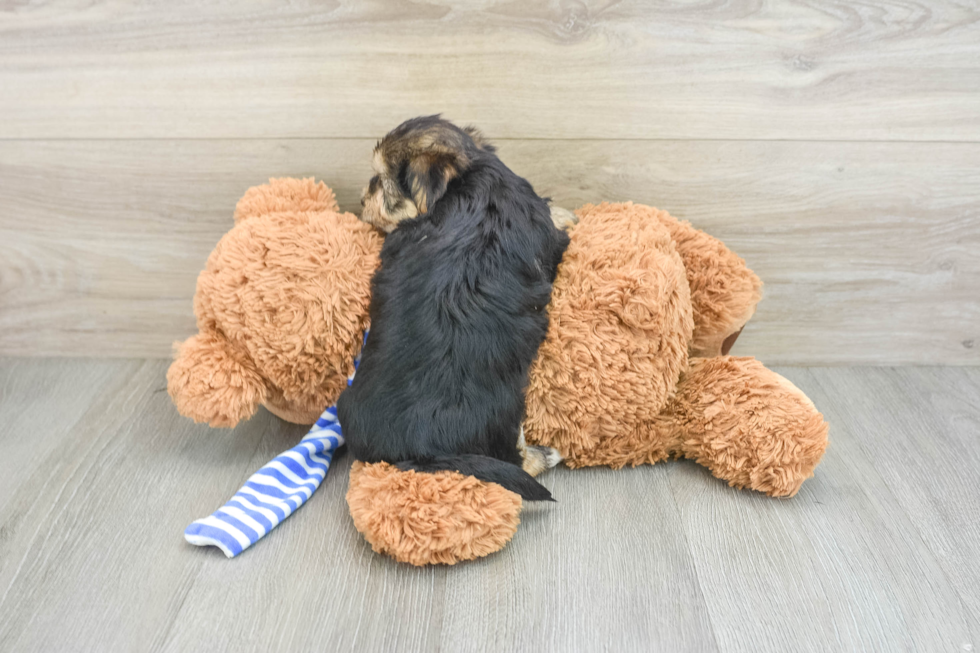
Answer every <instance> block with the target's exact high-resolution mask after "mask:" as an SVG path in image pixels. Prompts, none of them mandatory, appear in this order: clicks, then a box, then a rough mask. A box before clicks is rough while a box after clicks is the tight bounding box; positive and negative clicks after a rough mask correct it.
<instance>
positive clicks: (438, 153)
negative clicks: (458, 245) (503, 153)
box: [361, 116, 493, 232]
mask: <svg viewBox="0 0 980 653" xmlns="http://www.w3.org/2000/svg"><path fill="white" fill-rule="evenodd" d="M481 150H483V151H489V152H492V151H493V148H492V147H491V146H490V145H488V144H487V143H485V142H484V140H483V137H482V136H481V135H480V133H479V132H478V131H477V130H476V129H474V128H472V127H467V128H466V129H460V128H459V127H457V126H456V125H454V124H452V123H451V122H449V121H447V120H442V119H441V118H440V117H439V116H425V117H422V118H412V119H411V120H407V121H405V122H403V123H402V124H401V125H399V126H398V127H396V128H395V129H393V130H392V131H391V132H389V133H388V135H387V136H385V137H384V138H383V139H381V142H379V143H378V145H377V146H376V147H375V148H374V159H373V161H372V165H373V167H374V172H375V175H374V177H372V178H371V182H370V183H369V184H368V187H367V188H365V189H364V194H363V196H362V197H361V204H362V205H363V206H364V211H363V212H362V214H361V220H363V221H364V222H367V223H369V224H373V225H374V226H375V227H378V228H379V229H381V230H383V231H386V232H390V231H392V230H393V229H394V228H395V227H397V226H398V223H400V222H401V221H403V220H409V219H412V218H415V217H418V216H420V215H425V214H426V213H428V212H429V211H431V210H432V207H433V205H434V204H435V203H436V202H438V201H439V198H441V197H442V196H443V194H444V193H445V192H446V187H447V186H448V185H449V182H451V181H452V180H453V179H455V178H456V177H459V176H460V175H462V174H463V173H464V172H465V171H466V170H467V168H469V166H470V163H471V162H472V160H473V156H474V155H475V154H476V153H478V152H479V151H481Z"/></svg>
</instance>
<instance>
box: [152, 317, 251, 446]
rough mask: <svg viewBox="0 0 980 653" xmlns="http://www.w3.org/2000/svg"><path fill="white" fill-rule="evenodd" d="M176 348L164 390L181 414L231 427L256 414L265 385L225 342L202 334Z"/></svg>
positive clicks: (243, 359) (210, 335) (216, 424)
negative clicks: (165, 389)
mask: <svg viewBox="0 0 980 653" xmlns="http://www.w3.org/2000/svg"><path fill="white" fill-rule="evenodd" d="M176 349H177V352H176V356H175V357H174V362H173V363H172V364H171V365H170V369H169V370H167V391H168V392H169V393H170V397H171V398H172V399H173V401H174V405H176V406H177V411H178V412H179V413H180V414H181V415H184V416H185V417H190V418H191V419H193V420H194V421H195V422H207V423H208V424H210V425H211V426H214V427H229V428H230V427H233V426H235V425H236V424H238V422H239V421H241V420H243V419H247V418H249V417H251V416H252V415H254V414H255V411H256V410H258V407H259V404H260V403H261V402H262V401H263V400H264V399H265V396H266V387H265V382H264V381H263V380H262V377H261V376H260V375H259V373H258V372H257V371H256V370H255V367H254V366H253V365H252V363H251V361H249V360H247V359H246V358H245V357H244V356H243V355H242V354H241V353H240V352H238V351H236V350H235V349H234V348H233V347H231V346H230V345H229V343H228V341H227V340H225V339H224V338H222V337H220V336H217V335H214V334H210V333H201V334H198V335H196V336H193V337H191V338H188V339H187V340H185V341H184V342H183V343H180V344H179V345H178V346H177V347H176Z"/></svg>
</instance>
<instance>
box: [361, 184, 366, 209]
mask: <svg viewBox="0 0 980 653" xmlns="http://www.w3.org/2000/svg"><path fill="white" fill-rule="evenodd" d="M361 206H362V207H363V206H367V188H365V189H364V190H363V191H362V192H361Z"/></svg>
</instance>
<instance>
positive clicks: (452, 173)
mask: <svg viewBox="0 0 980 653" xmlns="http://www.w3.org/2000/svg"><path fill="white" fill-rule="evenodd" d="M461 164H462V162H461V161H460V157H458V156H456V155H454V154H450V153H447V152H426V153H424V154H420V155H418V156H416V157H414V158H413V159H412V160H411V161H410V162H409V164H408V169H407V170H406V171H405V174H406V177H407V179H406V182H407V186H408V190H409V191H410V192H411V194H412V201H413V202H415V206H416V207H417V208H418V211H419V215H422V214H424V213H428V212H429V211H430V210H431V209H432V206H433V205H434V204H435V203H436V202H438V201H439V198H441V197H442V196H443V195H444V194H445V193H446V187H447V186H449V182H450V181H452V180H453V179H455V178H456V177H458V176H459V174H460V172H461V168H462V167H463V166H462V165H461Z"/></svg>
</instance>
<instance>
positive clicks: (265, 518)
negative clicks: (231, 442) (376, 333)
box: [184, 333, 367, 558]
mask: <svg viewBox="0 0 980 653" xmlns="http://www.w3.org/2000/svg"><path fill="white" fill-rule="evenodd" d="M364 340H365V341H367V333H365V334H364ZM359 362H360V355H358V357H357V358H356V359H355V360H354V370H355V371H356V370H357V365H358V363H359ZM353 380H354V375H353V374H351V376H350V378H349V379H347V385H350V384H351V382H352V381H353ZM342 444H344V436H343V433H342V432H341V430H340V422H338V421H337V406H336V405H333V406H331V407H330V408H327V409H326V410H325V411H323V414H322V415H320V419H318V420H317V421H316V424H314V425H313V427H312V428H311V429H310V432H309V433H308V434H307V435H306V437H304V438H303V439H302V440H301V441H300V443H299V444H298V445H296V446H295V447H293V448H292V449H290V450H289V451H285V452H283V453H281V454H279V455H278V456H276V457H275V458H274V459H273V460H272V462H270V463H268V464H267V465H266V466H265V467H263V468H262V469H260V470H259V471H257V472H255V473H254V474H252V476H251V478H249V479H248V481H246V482H245V486H244V487H242V489H241V490H239V491H238V493H237V494H236V495H235V496H233V497H232V498H231V500H230V501H229V502H228V503H226V504H225V505H224V506H222V507H221V508H218V510H217V511H215V512H214V513H212V514H211V515H210V516H209V517H205V518H204V519H198V520H197V521H195V522H194V523H192V524H191V525H190V526H188V527H187V528H186V529H185V530H184V539H185V540H187V541H188V542H190V543H191V544H196V545H197V546H216V547H218V548H219V549H221V550H222V551H224V554H225V555H226V556H228V557H229V558H234V557H235V556H237V555H238V554H239V553H241V552H242V551H244V550H245V549H247V548H248V547H250V546H252V545H253V544H255V543H256V542H258V541H259V540H260V539H262V537H263V536H265V534H266V533H268V532H269V531H271V530H272V529H273V528H275V527H276V526H278V525H279V524H281V523H282V522H283V521H284V520H285V519H286V518H287V517H289V516H290V515H291V514H293V512H294V511H295V510H296V509H297V508H299V507H300V506H301V505H303V504H304V503H306V501H307V500H308V499H309V498H310V497H311V496H313V493H314V492H316V490H317V488H318V487H320V483H321V482H322V481H323V479H324V478H326V476H327V471H329V469H330V461H331V460H332V459H333V454H334V452H335V451H336V450H337V449H338V448H340V446H341V445H342Z"/></svg>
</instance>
